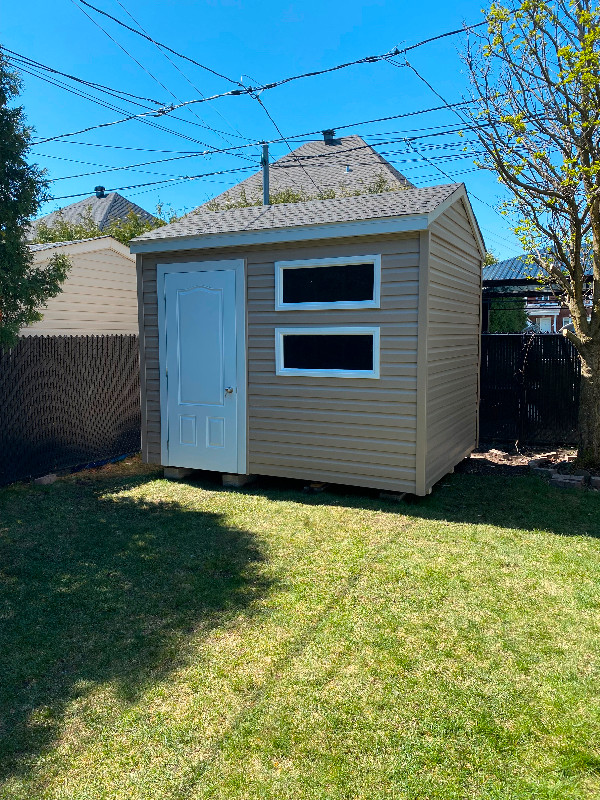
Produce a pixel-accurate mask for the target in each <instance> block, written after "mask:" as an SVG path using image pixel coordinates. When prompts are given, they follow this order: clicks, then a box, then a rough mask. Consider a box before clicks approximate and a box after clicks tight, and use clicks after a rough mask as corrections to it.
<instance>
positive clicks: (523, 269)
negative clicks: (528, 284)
mask: <svg viewBox="0 0 600 800" xmlns="http://www.w3.org/2000/svg"><path fill="white" fill-rule="evenodd" d="M538 271H539V270H538V267H537V265H536V264H534V263H533V262H532V261H530V260H529V256H527V255H525V254H523V255H522V256H516V257H515V258H507V259H506V260H505V261H498V262H497V263H496V264H490V265H489V266H487V267H484V268H483V282H484V283H485V282H486V281H521V280H528V279H529V280H532V279H535V278H536V277H537V274H538Z"/></svg>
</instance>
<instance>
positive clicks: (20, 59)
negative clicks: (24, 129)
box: [0, 45, 247, 147]
mask: <svg viewBox="0 0 600 800" xmlns="http://www.w3.org/2000/svg"><path fill="white" fill-rule="evenodd" d="M0 49H1V50H4V52H5V53H8V54H9V56H8V60H9V61H10V62H12V63H13V64H14V65H15V66H16V67H17V69H19V70H20V71H22V72H25V73H27V74H28V75H33V76H34V77H36V78H39V80H45V81H46V82H48V83H51V84H52V85H53V86H58V87H60V88H62V89H64V90H65V91H69V92H71V93H72V94H77V95H78V96H80V97H85V98H86V99H88V100H91V101H92V102H95V103H96V104H98V105H101V106H103V107H105V108H110V109H112V110H113V111H118V112H119V113H121V114H124V113H126V111H125V110H124V109H122V108H117V107H116V106H111V105H107V104H106V103H105V102H103V101H102V100H100V98H97V97H93V96H92V95H89V94H86V93H79V92H78V91H76V90H75V89H74V88H73V87H69V86H67V85H66V84H64V83H62V82H61V81H56V82H51V81H50V80H49V78H48V77H47V76H44V75H40V74H39V73H38V72H30V71H28V70H27V69H26V68H25V67H24V66H23V65H24V64H25V65H26V66H28V67H31V68H32V69H34V68H35V69H38V70H43V71H46V72H50V73H52V74H54V75H60V76H62V77H65V78H69V79H70V80H73V81H76V82H77V83H81V84H83V85H85V86H88V87H90V88H92V89H94V90H96V91H99V92H104V93H105V94H108V95H109V96H112V97H114V98H115V99H117V100H124V101H126V102H134V101H133V100H128V97H131V98H136V99H137V100H146V101H147V102H150V103H154V104H155V105H157V106H158V107H162V106H163V105H164V103H163V102H162V101H159V100H153V99H152V98H146V97H141V96H139V95H134V94H131V93H130V92H125V91H123V90H121V89H114V88H112V87H110V86H104V85H103V84H100V83H94V82H92V81H87V80H84V79H83V78H78V77H77V76H75V75H70V74H69V73H66V72H61V71H60V70H57V69H55V68H53V67H49V66H48V65H46V64H42V63H41V62H39V61H35V60H34V59H32V58H29V57H28V56H23V55H21V54H20V53H16V52H15V51H14V50H10V49H9V48H7V47H4V46H3V45H0ZM121 95H126V97H122V96H121ZM134 104H135V105H139V106H141V107H142V108H148V109H149V108H150V107H149V106H147V105H143V104H142V103H134ZM196 116H197V115H196ZM171 119H174V120H178V121H180V122H186V123H188V124H191V125H199V127H201V128H206V130H210V131H212V132H214V133H217V134H222V133H223V131H220V130H219V129H218V128H214V127H212V126H210V125H207V124H200V123H195V122H193V121H192V120H187V119H183V118H182V117H176V116H173V117H171ZM142 121H144V120H142ZM145 121H146V122H148V120H145ZM161 129H162V130H166V131H168V129H167V128H161ZM171 133H173V131H171ZM229 135H234V134H229ZM185 138H188V137H185ZM239 138H241V139H246V138H247V137H245V136H241V135H240V136H239ZM190 141H198V140H194V139H190ZM34 144H37V143H34ZM84 144H85V143H84ZM105 146H107V147H110V145H105Z"/></svg>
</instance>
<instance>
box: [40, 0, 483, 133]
mask: <svg viewBox="0 0 600 800" xmlns="http://www.w3.org/2000/svg"><path fill="white" fill-rule="evenodd" d="M72 2H73V3H75V0H72ZM79 2H80V3H83V5H85V6H87V7H89V8H92V9H94V11H98V12H99V13H101V14H104V16H107V17H110V18H111V19H113V20H114V21H115V22H118V23H119V24H122V25H123V26H124V27H126V28H128V29H129V30H131V31H133V32H134V33H137V34H138V35H140V36H143V37H144V38H146V39H149V40H150V41H155V40H153V39H151V38H150V37H148V36H147V35H146V34H143V33H141V32H140V31H136V30H135V28H131V27H130V26H129V25H125V23H121V22H120V20H117V19H116V17H113V16H112V15H110V14H107V13H106V12H105V11H101V10H100V9H98V8H96V7H95V6H93V5H91V4H90V3H88V2H86V0H79ZM82 10H83V9H82ZM481 24H483V23H477V25H472V26H467V27H465V28H461V29H457V30H454V31H448V32H447V33H444V34H439V35H438V36H437V37H432V38H430V39H424V40H423V41H421V42H416V43H415V44H413V45H410V46H409V47H406V48H404V49H403V50H400V49H399V48H398V47H394V48H393V49H392V50H390V51H388V52H387V53H381V54H379V55H374V56H364V57H363V58H358V59H355V60H354V61H347V62H344V63H342V64H336V65H335V66H333V67H326V68H325V69H320V70H312V71H310V72H303V73H301V74H299V75H291V76H288V77H287V78H281V79H280V80H278V81H273V82H271V83H266V84H263V85H260V86H244V85H243V84H242V83H240V82H239V81H234V80H232V79H231V78H226V76H223V75H221V74H220V73H215V74H219V77H225V78H226V80H228V81H229V82H230V83H235V84H236V86H237V87H238V88H236V89H231V90H230V91H228V92H221V93H218V94H214V95H211V96H209V97H201V98H199V99H197V100H187V101H186V102H185V103H180V104H178V105H174V106H165V107H163V108H161V109H157V111H156V112H155V113H156V115H157V116H159V115H160V116H162V115H164V114H170V113H172V112H173V111H176V110H178V109H179V108H183V107H186V106H190V105H194V104H198V103H207V102H209V101H212V100H217V99H220V98H223V97H237V96H241V95H258V94H261V93H262V92H265V91H268V90H269V89H274V88H276V87H278V86H283V85H285V84H287V83H291V82H293V81H297V80H302V79H305V78H312V77H316V76H319V75H326V74H329V73H331V72H337V71H339V70H342V69H347V68H348V67H352V66H357V65H359V64H374V63H377V62H379V61H388V60H389V59H391V58H393V57H394V56H398V55H401V54H403V53H405V52H408V51H409V50H414V49H416V48H417V47H422V46H423V45H425V44H428V43H429V42H430V41H433V40H434V39H441V38H444V37H445V36H454V35H456V34H457V33H463V32H465V31H467V30H469V29H470V28H473V27H478V26H479V25H481ZM156 43H157V44H161V43H160V42H156ZM161 46H163V47H165V48H166V49H167V50H169V52H174V53H175V55H179V56H181V54H180V53H177V51H174V50H173V49H172V48H169V47H168V46H167V45H162V44H161ZM186 58H187V56H186ZM195 63H197V62H195ZM407 65H408V62H407ZM199 66H202V67H203V68H205V69H208V68H207V67H204V65H199ZM210 71H211V72H214V70H210ZM444 104H445V105H447V104H446V101H444ZM135 116H136V115H131V116H127V117H124V118H123V119H120V120H113V121H112V122H105V123H101V124H100V125H96V126H90V127H89V128H84V129H82V130H79V131H74V132H71V133H63V134H59V135H58V136H53V137H48V138H46V139H42V140H40V141H39V142H38V143H45V142H49V141H55V140H56V139H62V138H66V137H70V136H76V135H78V134H80V133H87V132H88V131H89V130H94V129H99V128H105V127H109V126H112V125H118V124H120V123H123V122H128V121H129V120H131V119H134V117H135ZM137 116H147V113H146V114H140V115H137Z"/></svg>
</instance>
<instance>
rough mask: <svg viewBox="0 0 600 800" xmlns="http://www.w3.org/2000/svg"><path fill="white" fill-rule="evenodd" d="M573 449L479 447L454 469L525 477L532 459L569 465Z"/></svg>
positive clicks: (573, 456)
mask: <svg viewBox="0 0 600 800" xmlns="http://www.w3.org/2000/svg"><path fill="white" fill-rule="evenodd" d="M576 453H577V451H576V450H573V449H566V448H562V449H557V450H544V449H541V448H537V449H527V450H512V451H509V450H500V449H498V448H495V447H479V448H478V449H477V450H475V451H474V452H473V453H471V455H470V456H469V457H468V458H465V459H464V461H461V463H460V464H459V465H458V466H457V467H456V472H466V473H469V474H471V475H526V474H527V473H528V472H529V471H530V468H529V462H530V461H531V460H532V459H547V461H548V463H552V464H559V463H570V462H571V461H572V460H573V459H574V458H575V456H576Z"/></svg>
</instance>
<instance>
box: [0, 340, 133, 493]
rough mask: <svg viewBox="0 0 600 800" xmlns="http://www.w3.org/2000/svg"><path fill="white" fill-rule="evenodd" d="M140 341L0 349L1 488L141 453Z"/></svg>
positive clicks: (36, 343) (24, 343)
mask: <svg viewBox="0 0 600 800" xmlns="http://www.w3.org/2000/svg"><path fill="white" fill-rule="evenodd" d="M139 392H140V379H139V349H138V337H137V336H25V337H22V338H21V339H20V340H19V343H18V344H17V346H16V347H14V348H13V349H12V350H4V351H3V350H0V485H4V484H8V483H12V482H13V481H17V480H23V479H26V478H35V477H39V476H41V475H45V474H47V473H49V472H54V471H56V470H64V469H69V468H74V467H78V466H84V465H86V464H97V463H98V462H103V461H104V462H105V461H109V460H111V459H113V458H117V457H119V456H123V455H127V454H128V453H135V452H137V451H138V450H139V449H140V399H139Z"/></svg>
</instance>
